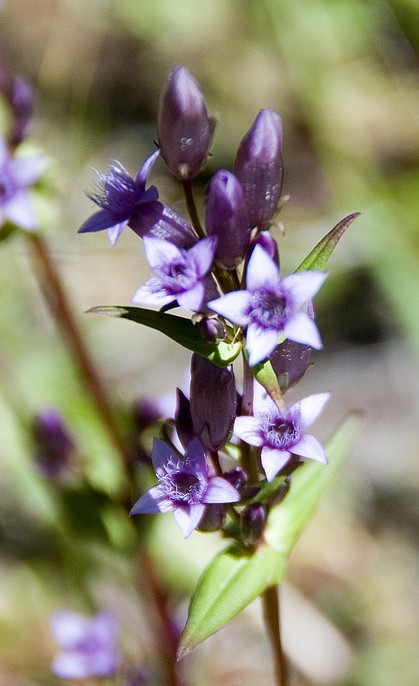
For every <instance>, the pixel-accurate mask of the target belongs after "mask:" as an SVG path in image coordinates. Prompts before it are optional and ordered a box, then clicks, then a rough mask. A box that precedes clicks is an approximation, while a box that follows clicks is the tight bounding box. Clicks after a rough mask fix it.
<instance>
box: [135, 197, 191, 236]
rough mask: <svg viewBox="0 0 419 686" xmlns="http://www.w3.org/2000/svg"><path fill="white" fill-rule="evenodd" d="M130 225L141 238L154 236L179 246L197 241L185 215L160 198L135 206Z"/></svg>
mask: <svg viewBox="0 0 419 686" xmlns="http://www.w3.org/2000/svg"><path fill="white" fill-rule="evenodd" d="M147 192H148V191H147ZM129 226H130V227H131V229H132V230H133V231H134V232H135V233H136V234H137V235H138V236H141V238H144V236H154V237H155V238H161V239H163V240H167V241H170V242H171V243H173V244H174V245H177V246H178V247H179V248H189V247H191V246H192V245H194V244H195V243H196V237H195V235H194V233H193V231H192V229H191V227H190V226H189V224H188V223H187V222H186V221H185V220H184V219H183V217H181V216H180V214H177V212H175V211H174V210H172V208H171V207H169V206H168V205H164V204H163V203H162V202H160V201H158V200H155V201H153V202H146V203H142V204H141V205H138V206H137V207H135V208H134V210H133V211H132V214H131V216H130V218H129Z"/></svg>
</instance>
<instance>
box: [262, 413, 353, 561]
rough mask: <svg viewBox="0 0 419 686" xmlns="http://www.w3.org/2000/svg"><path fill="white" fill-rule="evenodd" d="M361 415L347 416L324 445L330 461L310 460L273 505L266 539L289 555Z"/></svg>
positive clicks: (327, 486) (279, 550) (344, 451)
mask: <svg viewBox="0 0 419 686" xmlns="http://www.w3.org/2000/svg"><path fill="white" fill-rule="evenodd" d="M360 421H361V416H360V415H359V414H358V413H354V414H351V415H349V417H347V419H346V420H345V421H344V422H343V423H342V424H341V425H340V427H339V428H338V430H337V431H336V433H335V434H334V435H333V436H332V438H331V439H330V440H329V441H328V443H327V444H326V447H325V449H326V455H327V457H328V459H329V464H328V465H324V464H321V463H319V462H315V461H310V462H307V463H306V464H305V465H303V466H302V467H300V468H299V469H297V471H296V472H295V474H294V475H293V476H292V481H291V488H290V490H289V493H288V495H287V496H286V498H285V500H284V501H283V502H282V503H280V504H279V505H277V506H276V507H274V508H273V509H272V510H271V512H270V514H269V517H268V524H267V527H266V529H265V540H266V542H267V543H268V544H269V545H270V546H272V548H274V549H275V550H277V551H278V552H279V553H281V554H282V555H284V556H285V557H288V556H289V555H290V553H291V551H292V549H293V548H294V546H295V544H296V542H297V539H298V538H299V536H300V534H301V533H302V531H303V529H304V527H305V526H306V524H307V522H308V521H309V519H310V517H311V515H312V513H313V511H314V510H315V509H316V507H317V506H318V504H319V503H320V501H321V499H322V497H323V496H324V494H325V492H326V491H327V489H328V488H329V486H330V484H331V483H332V481H333V479H334V478H335V476H336V473H337V472H338V470H339V468H340V466H341V464H342V463H343V461H344V459H345V457H346V455H347V453H348V451H349V449H350V447H351V445H352V442H353V440H354V438H355V435H356V433H357V431H358V429H359V425H360Z"/></svg>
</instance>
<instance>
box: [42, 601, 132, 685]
mask: <svg viewBox="0 0 419 686" xmlns="http://www.w3.org/2000/svg"><path fill="white" fill-rule="evenodd" d="M51 628H52V633H53V635H54V638H55V640H56V641H57V643H58V644H59V645H60V647H61V648H62V652H61V653H59V654H58V655H57V656H56V657H55V658H54V660H53V662H52V672H53V673H54V674H55V675H56V676H58V677H60V678H61V679H86V678H89V677H96V676H97V677H108V676H112V675H113V674H115V672H116V671H117V669H118V666H119V651H118V648H117V631H118V625H117V621H116V617H115V616H114V615H113V614H112V613H111V612H108V611H103V612H99V614H97V615H95V616H94V617H85V616H84V615H81V614H79V613H77V612H70V611H69V610H63V611H61V612H56V613H55V614H54V615H53V616H52V617H51Z"/></svg>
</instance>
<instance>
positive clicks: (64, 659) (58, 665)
mask: <svg viewBox="0 0 419 686" xmlns="http://www.w3.org/2000/svg"><path fill="white" fill-rule="evenodd" d="M51 670H52V673H53V674H55V676H58V677H59V678H60V679H85V678H86V677H89V676H92V672H91V670H90V660H89V658H88V657H87V656H86V655H85V654H82V653H78V652H69V653H61V655H57V656H56V657H55V658H54V659H53V661H52V665H51Z"/></svg>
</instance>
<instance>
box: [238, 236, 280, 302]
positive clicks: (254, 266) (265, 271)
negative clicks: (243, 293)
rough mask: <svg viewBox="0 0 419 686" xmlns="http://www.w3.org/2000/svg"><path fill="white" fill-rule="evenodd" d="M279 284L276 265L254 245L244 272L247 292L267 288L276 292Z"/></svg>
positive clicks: (258, 246)
mask: <svg viewBox="0 0 419 686" xmlns="http://www.w3.org/2000/svg"><path fill="white" fill-rule="evenodd" d="M280 283H281V277H280V274H279V269H278V265H277V264H276V263H275V262H274V261H273V259H272V258H271V257H270V256H269V255H268V253H267V252H266V251H265V250H264V249H263V248H262V246H260V245H255V248H254V250H253V252H252V255H251V257H250V260H249V264H248V266H247V270H246V287H247V289H248V290H249V291H256V290H258V289H259V288H265V287H266V286H269V288H270V289H271V290H273V291H275V292H276V291H278V290H279V287H280Z"/></svg>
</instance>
